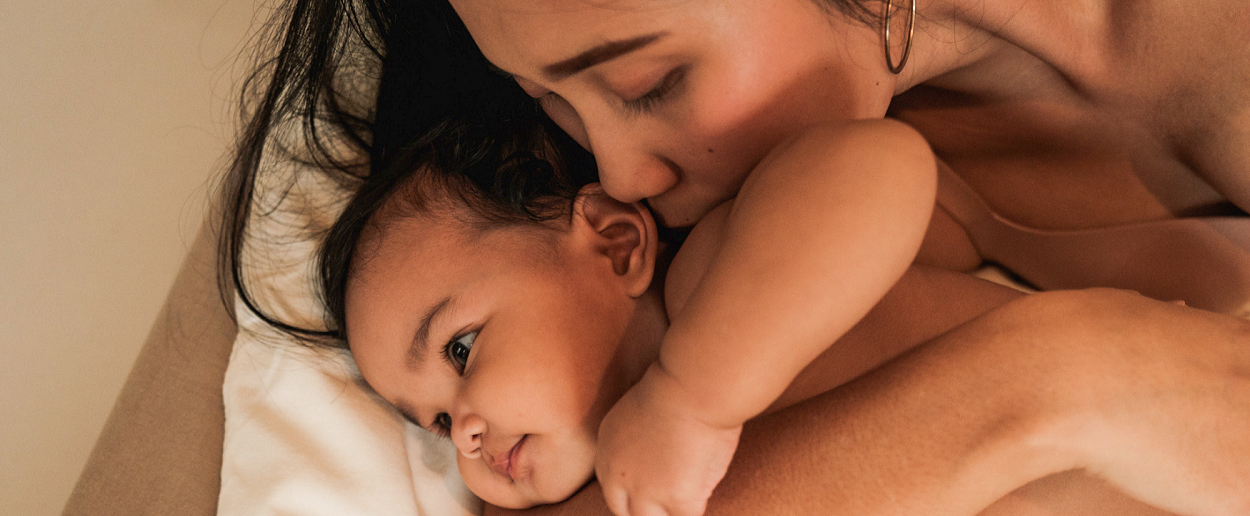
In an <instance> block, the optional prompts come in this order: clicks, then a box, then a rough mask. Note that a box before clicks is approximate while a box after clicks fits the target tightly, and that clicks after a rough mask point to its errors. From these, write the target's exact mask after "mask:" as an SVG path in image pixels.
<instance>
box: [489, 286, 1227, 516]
mask: <svg viewBox="0 0 1250 516" xmlns="http://www.w3.org/2000/svg"><path fill="white" fill-rule="evenodd" d="M1047 296H1052V297H1056V296H1058V297H1061V299H1060V300H1059V301H1061V302H1060V303H1057V304H1052V303H1050V302H1047V301H1046V300H1042V299H1040V298H1039V297H1038V296H1031V298H1029V299H1027V300H1024V299H1019V298H1018V297H1019V294H1018V293H1015V292H1013V291H1010V290H1006V289H1002V288H1000V287H997V286H995V285H991V284H988V283H985V282H982V281H980V280H975V279H972V278H969V277H966V276H963V275H959V274H950V273H944V272H942V271H939V270H934V269H925V268H920V269H913V270H912V271H910V272H909V273H908V274H907V275H905V276H904V278H903V279H902V280H901V281H900V282H899V284H898V285H897V286H896V287H895V289H893V290H891V292H890V293H889V294H888V295H887V296H886V298H885V299H884V300H883V301H882V303H881V304H880V305H879V306H878V307H877V308H875V309H874V310H873V311H872V312H871V313H870V314H869V316H868V317H867V318H865V319H864V321H862V322H861V324H859V325H857V326H856V327H855V328H854V329H853V330H852V331H851V332H850V333H849V334H848V335H847V336H846V337H844V339H843V341H840V342H839V343H838V345H835V346H834V347H833V348H831V349H833V350H838V349H871V346H868V345H864V343H863V342H862V341H861V339H863V340H866V341H869V342H878V343H879V342H893V343H896V344H905V345H912V344H917V343H919V342H929V345H927V346H922V347H920V348H918V349H917V350H916V351H914V352H912V353H910V354H907V355H905V356H904V357H902V358H900V359H899V360H896V361H895V362H893V363H891V364H888V365H887V366H885V367H883V368H881V369H878V370H876V371H874V372H872V373H870V374H868V375H866V376H864V377H861V378H859V379H857V380H854V381H853V382H851V383H850V384H848V385H847V386H846V387H844V388H839V389H836V390H833V391H830V392H827V393H825V394H822V395H819V396H817V397H815V398H812V399H810V400H808V401H805V402H802V403H800V404H798V405H795V406H792V407H789V408H787V409H784V410H781V411H779V412H774V413H771V414H767V415H765V416H761V417H760V418H757V419H755V420H753V421H751V422H749V423H748V424H747V425H746V427H745V429H744V433H743V436H742V440H741V444H740V447H739V450H738V453H737V454H736V455H735V458H734V462H733V464H732V466H731V467H730V470H729V473H728V475H727V476H726V477H725V479H724V481H723V482H722V484H721V485H720V487H718V488H717V490H716V491H715V492H714V493H713V496H712V498H711V500H710V501H709V505H708V510H707V514H709V515H733V514H758V513H759V511H761V510H763V508H767V510H769V511H773V512H780V513H787V514H908V513H915V512H916V511H921V512H926V513H932V512H938V513H942V514H973V513H977V512H981V513H983V514H1038V515H1041V514H1108V513H1113V514H1141V515H1158V514H1166V512H1164V511H1161V510H1159V509H1157V508H1154V507H1151V506H1149V505H1146V504H1143V503H1141V502H1138V501H1136V500H1133V499H1132V498H1130V497H1128V496H1126V495H1125V494H1123V491H1122V489H1124V488H1125V486H1121V487H1120V488H1117V487H1113V486H1112V485H1109V484H1107V483H1106V482H1104V481H1102V480H1099V479H1097V478H1094V477H1093V476H1090V475H1089V474H1088V473H1082V472H1080V471H1069V472H1067V473H1062V474H1059V472H1062V471H1065V470H1068V469H1069V468H1072V467H1076V466H1077V465H1078V463H1084V464H1086V465H1087V466H1088V467H1090V468H1091V469H1094V471H1099V470H1098V469H1096V468H1097V467H1096V466H1095V463H1096V462H1097V460H1092V461H1089V462H1085V461H1083V460H1078V461H1077V462H1075V463H1074V462H1072V461H1070V459H1072V457H1070V456H1069V457H1067V458H1060V459H1058V460H1056V458H1057V457H1062V456H1063V455H1065V453H1066V452H1070V451H1072V450H1070V449H1068V448H1069V447H1068V445H1066V444H1063V443H1067V442H1080V440H1079V439H1078V440H1071V439H1068V437H1069V436H1070V434H1067V433H1066V430H1060V429H1058V428H1056V427H1052V426H1050V423H1041V422H1040V421H1041V420H1038V419H1034V418H1033V416H1031V415H1026V413H1027V412H1028V410H1027V408H1028V407H1024V406H1020V405H1019V400H1020V399H1029V400H1033V401H1032V402H1038V403H1045V404H1046V405H1047V406H1048V407H1050V408H1052V409H1055V410H1056V412H1057V413H1058V412H1064V411H1065V410H1066V409H1063V408H1062V407H1063V406H1064V405H1066V404H1067V402H1068V401H1075V400H1077V398H1069V399H1067V400H1066V401H1063V402H1061V403H1060V404H1058V405H1051V404H1050V402H1049V401H1043V397H1042V396H1041V395H1040V394H1039V393H1041V392H1047V391H1048V390H1055V391H1059V392H1068V393H1077V392H1081V390H1082V389H1085V388H1091V387H1094V384H1085V383H1083V382H1085V381H1093V382H1100V381H1105V378H1100V377H1099V376H1098V375H1094V376H1088V375H1086V374H1080V375H1077V378H1079V379H1080V380H1081V382H1063V381H1061V380H1059V378H1061V377H1062V375H1056V372H1057V371H1059V370H1064V371H1068V372H1073V373H1075V372H1080V371H1084V372H1089V371H1097V370H1099V369H1105V368H1107V367H1122V366H1123V367H1137V366H1143V365H1146V364H1147V363H1150V364H1153V366H1151V367H1155V366H1160V367H1163V369H1160V370H1158V372H1162V371H1163V370H1164V369H1170V368H1171V366H1174V365H1177V362H1173V360H1172V359H1173V358H1174V357H1169V356H1167V354H1166V353H1164V354H1163V355H1156V354H1155V353H1147V354H1146V355H1147V356H1145V357H1143V358H1146V360H1142V361H1135V363H1132V364H1118V363H1113V362H1115V361H1116V360H1118V359H1115V358H1114V357H1110V356H1104V355H1100V354H1098V353H1096V352H1093V350H1094V349H1095V348H1102V349H1103V350H1110V349H1120V350H1129V349H1135V348H1136V347H1138V346H1140V345H1141V340H1140V339H1141V338H1142V337H1146V338H1151V337H1153V336H1151V335H1149V334H1148V332H1133V331H1129V329H1128V328H1130V327H1132V326H1134V325H1137V326H1138V327H1140V323H1141V322H1142V321H1143V320H1148V319H1149V318H1151V317H1158V316H1159V314H1160V313H1161V312H1173V313H1176V314H1177V315H1181V316H1183V317H1185V318H1187V319H1191V321H1190V325H1189V328H1191V329H1193V330H1196V331H1198V332H1199V333H1200V334H1198V335H1194V336H1195V337H1197V338H1203V337H1214V338H1215V339H1216V340H1218V339H1221V337H1220V334H1221V333H1223V332H1224V330H1226V329H1227V326H1228V325H1231V326H1233V327H1238V328H1239V329H1238V330H1237V331H1238V332H1246V331H1250V328H1248V327H1247V325H1246V324H1245V323H1243V322H1239V321H1236V320H1232V319H1226V318H1221V317H1212V316H1210V315H1207V314H1203V313H1202V312H1199V311H1195V310H1190V309H1184V308H1180V307H1176V306H1175V305H1167V304H1163V303H1157V302H1153V301H1149V300H1146V299H1144V298H1140V297H1138V296H1133V295H1131V294H1122V293H1117V292H1105V293H1102V292H1094V293H1072V294H1068V293H1061V294H1047ZM1011 300H1015V301H1011ZM1038 301H1042V302H1038ZM1126 301H1127V302H1128V303H1126V304H1128V305H1134V306H1133V309H1134V311H1131V312H1119V313H1114V314H1113V313H1109V311H1116V310H1119V309H1120V305H1121V304H1122V303H1124V302H1126ZM1003 302H1007V303H1008V304H1006V305H1003V306H1001V307H999V308H995V306H997V305H1000V304H1001V303H1003ZM1056 305H1058V306H1064V307H1065V308H1064V309H1062V310H1055V309H1054V308H1053V307H1054V306H1056ZM1091 308H1093V309H1095V310H1093V311H1091V310H1090V309H1091ZM1021 312H1024V313H1029V314H1030V317H1029V320H1030V322H1028V323H1026V324H1020V323H1019V320H1020V319H1019V318H1018V317H1017V316H1018V315H1020V313H1021ZM976 314H984V315H982V316H980V317H975V318H974V319H973V320H972V321H971V322H969V323H968V324H965V325H962V326H960V327H959V328H958V329H956V330H954V331H950V332H946V331H945V330H946V329H947V328H950V327H951V326H952V325H955V324H958V322H959V321H961V320H963V319H966V318H968V317H970V316H975V315H976ZM900 317H901V318H902V319H899V318H900ZM1108 319H1111V320H1113V322H1111V323H1108ZM1060 321H1062V322H1063V323H1064V324H1058V323H1059V322H1060ZM1107 324H1112V325H1114V326H1117V331H1116V332H1115V333H1114V334H1116V335H1120V336H1121V338H1118V339H1112V340H1111V341H1109V342H1084V341H1083V339H1085V338H1086V336H1087V335H1089V334H1090V333H1088V330H1089V328H1088V327H1086V326H1089V325H1095V326H1099V325H1107ZM1046 325H1053V327H1046ZM1135 333H1136V334H1135ZM1039 339H1041V340H1039ZM1026 343H1032V344H1027V345H1026ZM1012 344H1016V345H1025V348H1023V349H1020V350H1018V351H1019V353H1016V352H1015V351H1017V350H1006V349H1003V348H1004V347H1012V346H1011V345H1012ZM1069 346H1077V347H1080V348H1086V349H1089V350H1090V351H1091V353H1090V354H1087V355H1086V360H1083V361H1078V362H1068V363H1064V361H1056V360H1054V357H1056V356H1059V355H1058V354H1056V351H1057V350H1058V349H1061V348H1065V347H1069ZM1229 346H1232V347H1229ZM1212 348H1213V349H1212V351H1214V352H1215V353H1212V354H1204V355H1206V356H1204V357H1202V358H1200V359H1199V361H1200V362H1201V361H1205V360H1207V359H1209V358H1212V357H1214V356H1218V355H1219V354H1220V353H1222V352H1228V351H1233V353H1234V355H1235V356H1237V357H1238V360H1240V361H1241V363H1242V364H1243V365H1244V364H1245V363H1246V362H1245V361H1246V360H1247V359H1248V358H1250V347H1248V346H1247V344H1246V341H1245V340H1244V339H1243V341H1241V342H1235V341H1227V340H1221V341H1220V342H1217V343H1215V345H1213V346H1212ZM885 352H887V353H889V352H891V350H885ZM977 354H988V355H990V356H994V357H996V359H1000V360H1001V359H1010V360H1025V361H1028V360H1036V361H1037V362H1038V363H1045V364H1047V367H1045V368H1043V370H1042V371H1038V373H1040V374H1038V375H1036V376H1032V375H1031V376H1029V377H1027V378H1019V377H1011V374H1012V373H1010V372H1009V368H1003V369H999V370H996V371H997V373H998V374H979V375H968V374H957V375H956V376H954V377H951V376H949V375H943V376H944V377H945V381H946V382H947V383H945V384H941V385H945V387H944V388H941V389H939V390H938V391H937V392H934V391H933V385H938V384H937V383H934V384H927V382H928V381H932V380H933V378H931V375H939V374H941V373H938V371H957V370H960V369H959V368H948V367H939V366H940V365H943V364H950V363H951V362H958V363H964V364H965V365H968V364H967V363H966V362H965V361H966V360H967V359H968V358H969V356H970V355H977ZM824 358H826V357H822V359H824ZM841 358H843V359H845V358H846V357H841ZM1109 359H1110V360H1109ZM868 360H869V361H871V360H872V359H871V358H868ZM1178 362H1179V361H1178ZM817 364H819V361H818V362H817ZM1186 365H1188V364H1186ZM1056 368H1058V369H1056ZM819 369H820V366H819V365H816V366H815V367H813V368H812V369H811V370H808V371H805V372H804V375H805V376H806V375H808V374H809V373H815V374H817V375H819V373H820V371H819ZM1179 369H1184V367H1181V368H1179ZM1056 382H1058V383H1056ZM802 383H803V381H802V379H800V381H796V385H799V384H802ZM1238 383H1239V387H1237V388H1235V389H1234V390H1231V391H1229V392H1230V394H1232V393H1234V392H1235V393H1236V395H1235V396H1230V397H1228V398H1227V400H1226V401H1227V403H1229V405H1231V406H1238V404H1241V406H1244V404H1245V403H1246V402H1247V401H1250V398H1248V397H1247V396H1248V395H1250V391H1247V389H1246V387H1247V385H1246V381H1245V378H1244V376H1243V377H1242V378H1241V380H1239V381H1238ZM1026 385H1027V387H1026ZM1021 387H1023V388H1024V391H1016V390H1015V389H1016V388H1021ZM948 389H949V390H948ZM965 389H971V390H972V391H973V392H978V393H982V394H981V395H980V396H981V397H982V398H983V399H984V400H985V401H987V402H988V403H986V404H984V405H965V404H963V403H962V402H961V401H960V396H959V395H958V394H957V393H958V392H961V391H963V390H965ZM1130 392H1131V391H1130V390H1117V391H1114V395H1113V396H1116V397H1118V396H1121V395H1131V394H1130ZM788 394H793V395H795V397H800V398H801V397H802V394H801V393H788ZM1017 395H1020V396H1019V397H1017ZM887 400H891V401H887ZM1051 401H1054V400H1051ZM1078 404H1083V402H1081V403H1078ZM895 405H902V406H903V407H905V408H907V409H908V410H907V411H905V413H907V414H908V415H909V420H910V422H907V421H904V422H902V423H900V422H898V421H897V420H896V416H888V415H887V414H890V413H891V411H893V410H895V409H897V408H898V407H897V406H895ZM887 406H890V408H886V407H887ZM986 406H992V407H994V408H993V409H992V410H991V411H990V412H992V413H994V414H996V416H995V417H994V418H991V419H992V420H994V421H998V423H995V424H991V425H988V426H980V425H970V424H968V422H970V421H979V420H981V418H978V417H976V415H977V414H978V413H979V411H980V410H983V409H984V408H985V407H986ZM1087 410H1088V408H1086V409H1081V410H1080V412H1083V414H1082V415H1081V416H1080V418H1081V419H1082V420H1085V421H1096V419H1085V418H1086V417H1087V416H1090V415H1091V414H1089V413H1088V412H1086V411H1087ZM1237 413H1238V414H1239V417H1240V418H1245V417H1246V414H1245V413H1244V411H1240V412H1237ZM1069 415H1072V414H1069ZM952 419H955V420H964V421H965V423H964V424H963V425H956V426H955V427H956V428H960V429H961V431H960V432H956V433H955V434H943V435H942V436H941V438H940V439H936V440H931V439H928V438H918V437H917V436H916V435H915V434H914V431H913V430H911V429H913V428H915V426H914V425H917V424H920V425H942V424H944V423H943V421H948V420H952ZM1008 422H1010V424H1005V423H1008ZM1227 423H1228V424H1229V425H1234V424H1236V423H1233V422H1232V421H1229V422H1227ZM1035 424H1039V425H1040V426H1035ZM1060 428H1062V427H1060ZM1228 429H1231V426H1230V427H1228ZM1052 431H1059V432H1064V438H1063V439H1059V440H1053V441H1052V440H1051V439H1050V437H1048V436H1051V437H1053V434H1052ZM1015 433H1024V434H1029V435H1032V436H1033V439H1031V442H1032V445H1033V448H1030V449H1020V448H1016V447H1014V446H1012V445H1009V444H1007V443H1009V442H1011V441H1012V440H1013V439H1011V438H1010V435H1011V434H1015ZM778 436H785V438H784V439H782V438H778ZM833 436H838V438H836V439H834V438H831V437H833ZM887 437H888V441H887V442H890V443H892V444H891V445H890V448H889V450H891V453H888V454H885V455H888V456H889V457H892V458H890V459H889V460H888V461H886V462H887V463H890V464H892V466H890V467H885V468H879V467H872V466H870V465H871V464H876V463H880V462H881V460H882V451H883V449H882V448H879V447H876V446H874V445H873V444H871V443H873V442H878V440H880V439H885V438H887ZM987 442H989V443H991V444H987ZM1103 444H1104V445H1105V444H1106V443H1103ZM1230 444H1231V442H1230ZM1245 445H1246V444H1245V443H1240V444H1238V446H1243V447H1244V446H1245ZM996 446H1006V447H1009V448H1012V452H1011V453H1010V454H1009V455H1011V457H1012V460H1011V461H1009V462H1005V463H997V464H995V465H993V466H988V465H987V464H984V463H982V464H976V462H977V461H974V463H973V464H969V463H966V462H964V461H961V460H959V459H958V457H959V455H960V454H959V453H958V452H957V450H961V449H966V450H981V451H984V450H986V449H987V448H994V447H996ZM943 450H945V451H943ZM974 455H979V456H981V457H982V458H985V455H983V454H980V453H978V454H974ZM991 462H992V461H991ZM952 466H958V467H954V468H952ZM982 466H988V467H986V468H985V469H982ZM922 472H923V473H924V474H923V475H920V477H922V478H921V479H918V478H917V477H916V476H915V475H916V474H917V473H922ZM1100 472H1101V471H1100ZM926 477H931V478H936V479H941V480H944V482H942V483H939V484H946V485H949V484H948V483H951V482H959V483H960V485H965V486H975V489H967V490H950V489H942V488H937V489H935V488H934V484H930V483H928V482H926V481H925V480H924V479H923V478H926ZM1032 478H1040V479H1039V480H1037V481H1033V482H1029V480H1031V479H1032ZM1229 478H1235V477H1229ZM1025 483H1027V485H1025V486H1024V487H1023V488H1020V489H1015V487H1014V486H1016V485H1020V484H1025ZM883 485H890V486H892V487H891V488H890V489H886V490H884V491H883V490H882V486H883ZM1135 487H1140V486H1135V485H1129V486H1127V488H1128V489H1133V488H1135ZM1151 501H1152V502H1154V503H1160V504H1161V505H1162V502H1165V501H1168V500H1167V499H1166V497H1161V496H1158V495H1156V499H1153V500H1151ZM1173 501H1174V500H1173ZM1225 501H1227V502H1228V503H1233V504H1235V503H1245V500H1244V499H1237V497H1230V498H1226V499H1225ZM1174 509H1175V510H1177V511H1178V512H1193V513H1217V514H1237V513H1238V512H1237V511H1236V510H1233V511H1230V512H1226V511H1227V509H1228V508H1227V507H1226V508H1222V509H1224V510H1210V509H1211V508H1194V507H1185V506H1183V505H1176V506H1175V508H1174ZM1195 509H1196V510H1195ZM522 513H524V514H604V515H606V514H610V513H609V511H608V510H607V507H606V505H605V504H604V502H603V499H602V494H601V492H600V491H599V488H598V486H597V484H594V483H592V484H591V485H590V486H588V487H587V488H586V489H583V490H582V491H581V492H580V493H578V495H577V496H575V497H574V498H572V499H570V500H568V501H567V502H565V503H562V504H559V505H554V506H543V507H538V508H534V509H531V510H529V511H528V512H517V511H509V510H503V509H499V508H495V507H489V506H488V508H487V512H486V514H488V515H491V514H522Z"/></svg>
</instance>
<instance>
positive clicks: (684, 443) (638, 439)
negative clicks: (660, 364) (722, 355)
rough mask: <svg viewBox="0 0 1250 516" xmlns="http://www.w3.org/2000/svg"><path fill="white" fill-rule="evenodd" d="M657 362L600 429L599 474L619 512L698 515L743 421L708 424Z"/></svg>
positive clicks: (725, 464)
mask: <svg viewBox="0 0 1250 516" xmlns="http://www.w3.org/2000/svg"><path fill="white" fill-rule="evenodd" d="M663 375H664V373H662V372H660V371H659V370H658V368H657V367H654V366H653V367H651V369H650V370H648V371H647V374H646V376H645V377H644V378H643V380H642V381H641V382H639V383H638V384H637V385H635V386H634V387H633V388H631V389H630V390H629V391H628V392H626V393H625V396H623V397H621V399H620V401H618V402H617V403H616V405H615V406H613V407H612V410H610V411H608V414H607V416H605V417H604V418H603V423H602V425H601V426H600V427H599V442H598V456H597V460H596V464H595V472H596V473H597V474H598V477H599V484H600V485H601V486H602V488H603V496H604V498H605V499H606V500H607V503H608V508H610V509H611V510H612V512H613V513H615V514H616V515H617V516H639V515H646V516H650V515H665V514H667V515H672V516H699V515H701V514H703V510H704V508H706V507H707V499H708V497H710V496H711V495H712V489H713V488H715V487H716V484H718V483H720V480H721V478H722V477H724V476H725V471H726V470H727V469H728V468H729V461H730V459H732V458H733V454H734V450H735V449H736V448H737V446H738V435H739V434H740V433H741V432H742V425H735V426H731V427H728V428H724V427H717V426H715V425H709V424H706V423H704V422H702V421H700V420H699V419H698V418H696V417H695V416H694V413H693V412H694V411H693V410H690V409H688V408H687V407H685V406H683V405H682V403H681V402H680V400H679V398H680V396H679V395H675V393H673V392H672V390H671V389H666V388H665V387H664V385H663V384H664V383H666V382H664V381H663V380H662V379H660V377H662V376H663Z"/></svg>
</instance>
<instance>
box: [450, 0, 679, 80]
mask: <svg viewBox="0 0 1250 516" xmlns="http://www.w3.org/2000/svg"><path fill="white" fill-rule="evenodd" d="M693 3H697V2H694V1H693V0H452V5H453V7H455V9H456V12H457V13H458V14H459V15H460V17H461V19H462V20H463V21H464V23H465V25H466V27H468V29H469V32H470V33H471V34H472V35H473V39H474V40H475V41H476V42H477V44H478V45H479V46H480V47H481V49H482V52H483V53H485V54H486V57H487V58H488V59H490V60H491V61H492V62H494V63H495V64H496V65H498V66H500V67H502V68H504V69H505V70H507V71H509V72H512V73H516V74H520V75H533V74H534V72H536V71H537V70H538V67H540V66H543V65H547V64H552V63H555V62H558V61H561V60H564V59H568V58H570V57H574V56H575V55H577V54H578V53H579V52H583V51H585V50H587V49H590V48H592V47H594V46H596V45H599V44H602V43H604V42H606V41H612V40H617V39H628V38H632V37H636V36H639V35H642V34H646V33H650V32H654V31H655V30H656V27H657V26H660V25H668V24H669V22H670V21H671V20H672V17H671V16H661V14H662V13H658V12H657V11H659V10H666V9H671V8H673V7H677V6H685V5H687V4H693ZM518 68H520V69H518Z"/></svg>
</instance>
